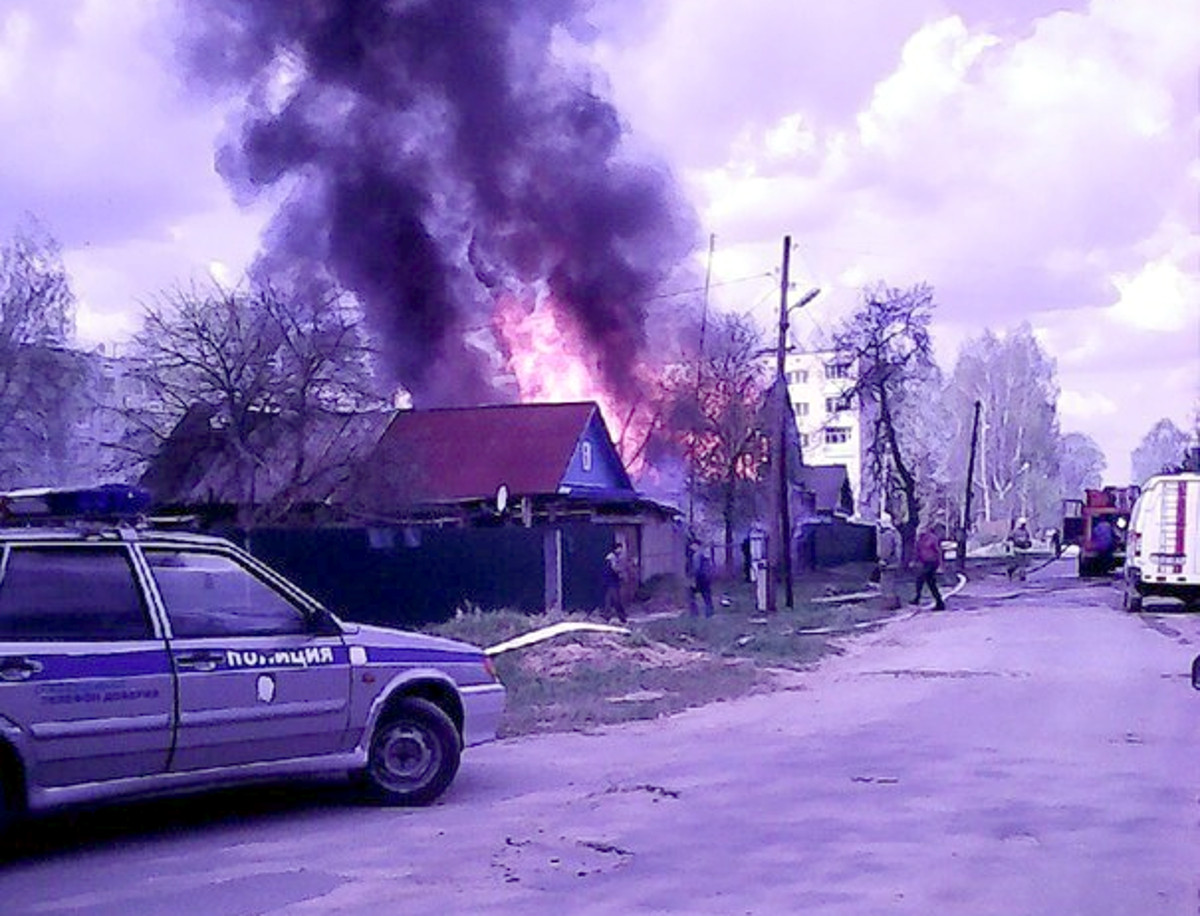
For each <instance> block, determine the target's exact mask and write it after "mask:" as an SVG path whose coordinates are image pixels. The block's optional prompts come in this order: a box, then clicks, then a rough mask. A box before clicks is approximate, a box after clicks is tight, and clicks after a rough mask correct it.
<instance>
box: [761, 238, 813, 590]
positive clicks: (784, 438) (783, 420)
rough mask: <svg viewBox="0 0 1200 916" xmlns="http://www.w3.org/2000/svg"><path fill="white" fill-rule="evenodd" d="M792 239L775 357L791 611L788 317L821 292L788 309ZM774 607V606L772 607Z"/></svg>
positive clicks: (782, 541)
mask: <svg viewBox="0 0 1200 916" xmlns="http://www.w3.org/2000/svg"><path fill="white" fill-rule="evenodd" d="M791 255H792V237H791V236H790V235H785V236H784V237H783V264H782V267H781V270H780V278H779V347H778V351H777V353H776V361H775V362H776V380H775V381H776V384H778V386H779V534H780V537H779V548H780V560H781V561H782V562H781V569H782V572H783V583H784V600H785V603H786V604H787V607H788V609H789V610H790V609H791V608H793V607H794V606H795V600H794V596H793V594H792V519H791V511H790V499H789V497H790V487H789V482H788V447H787V443H788V434H789V433H790V432H791V433H794V432H795V429H791V430H789V429H788V427H789V426H793V427H794V425H795V420H794V419H793V418H792V412H791V411H790V410H788V405H789V401H790V399H789V397H788V388H787V366H786V362H787V332H788V313H789V312H790V311H791V310H792V309H798V308H802V307H803V306H805V305H808V303H810V302H812V300H813V299H815V298H816V297H817V293H819V292H820V290H816V289H812V290H809V291H808V292H807V293H805V294H804V296H803V297H802V298H801V299H800V301H799V302H797V303H796V304H795V305H793V306H791V307H790V308H789V307H788V301H787V300H788V291H789V287H790V285H791V283H790V280H789V276H788V270H789V265H790V264H791ZM772 606H774V605H772Z"/></svg>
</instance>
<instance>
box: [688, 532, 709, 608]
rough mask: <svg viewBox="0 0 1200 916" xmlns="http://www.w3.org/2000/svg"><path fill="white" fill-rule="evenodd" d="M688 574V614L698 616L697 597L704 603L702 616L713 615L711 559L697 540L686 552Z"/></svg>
mask: <svg viewBox="0 0 1200 916" xmlns="http://www.w3.org/2000/svg"><path fill="white" fill-rule="evenodd" d="M688 574H689V576H690V578H691V580H692V587H691V591H690V594H689V595H688V613H690V614H691V616H693V617H699V616H700V609H699V606H698V604H697V602H696V598H697V596H699V598H700V600H701V601H703V602H704V616H705V617H711V616H712V615H713V600H712V558H711V557H710V556H709V554H708V550H707V548H706V547H705V546H704V545H703V544H701V543H700V542H699V541H697V540H693V541H692V543H691V544H690V545H689V550H688Z"/></svg>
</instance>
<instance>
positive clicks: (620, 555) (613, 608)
mask: <svg viewBox="0 0 1200 916" xmlns="http://www.w3.org/2000/svg"><path fill="white" fill-rule="evenodd" d="M603 575H604V617H605V619H606V620H607V619H609V618H610V617H616V618H617V619H618V620H620V621H621V622H622V623H625V622H627V621H628V620H629V617H628V615H627V614H626V613H625V598H624V596H623V595H622V590H623V587H624V578H625V546H624V545H623V544H621V543H620V542H618V543H617V545H616V546H615V547H613V549H612V550H611V551H609V553H608V555H607V556H606V557H605V558H604V573H603Z"/></svg>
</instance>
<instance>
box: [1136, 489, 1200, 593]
mask: <svg viewBox="0 0 1200 916" xmlns="http://www.w3.org/2000/svg"><path fill="white" fill-rule="evenodd" d="M1127 538H1128V540H1127V543H1126V557H1125V589H1124V606H1125V609H1126V610H1129V611H1140V610H1141V609H1142V598H1143V597H1145V596H1148V595H1162V596H1164V597H1170V598H1179V599H1181V600H1182V601H1183V602H1184V603H1185V604H1186V605H1188V606H1189V607H1192V608H1200V473H1195V472H1183V473H1179V474H1161V475H1159V476H1157V477H1151V478H1150V479H1149V480H1148V481H1146V483H1145V485H1144V486H1143V487H1142V495H1141V496H1139V497H1138V500H1137V502H1136V503H1134V506H1133V512H1132V513H1131V514H1130V516H1129V533H1128V535H1127Z"/></svg>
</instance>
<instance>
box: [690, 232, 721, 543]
mask: <svg viewBox="0 0 1200 916" xmlns="http://www.w3.org/2000/svg"><path fill="white" fill-rule="evenodd" d="M716 247H717V234H716V233H715V232H714V233H711V234H709V236H708V266H707V267H706V268H705V271H704V301H703V303H702V305H701V308H700V346H699V352H698V353H697V355H696V408H697V409H699V407H700V379H701V374H702V372H703V369H704V338H705V337H706V336H707V334H708V291H709V288H710V287H711V286H712V262H713V251H714V250H715V249H716ZM695 512H696V462H695V460H694V459H693V461H692V462H691V468H690V470H689V472H688V530H689V532H690V531H691V530H692V526H693V524H694V522H695ZM728 562H729V560H728V558H726V563H728Z"/></svg>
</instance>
